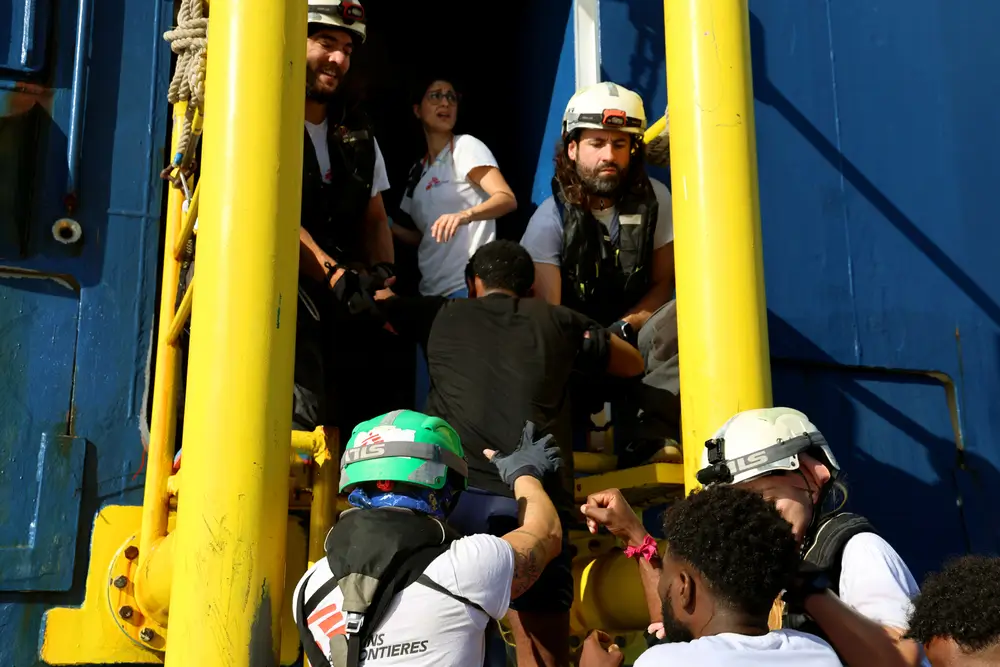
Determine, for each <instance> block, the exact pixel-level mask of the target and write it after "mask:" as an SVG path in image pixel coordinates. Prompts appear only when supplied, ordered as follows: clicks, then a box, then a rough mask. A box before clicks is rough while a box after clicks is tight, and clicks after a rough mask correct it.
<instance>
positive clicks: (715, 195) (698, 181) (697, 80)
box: [664, 0, 771, 491]
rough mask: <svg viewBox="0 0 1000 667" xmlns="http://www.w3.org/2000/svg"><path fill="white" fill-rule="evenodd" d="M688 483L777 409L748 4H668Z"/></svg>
mask: <svg viewBox="0 0 1000 667" xmlns="http://www.w3.org/2000/svg"><path fill="white" fill-rule="evenodd" d="M664 21H665V28H666V30H665V32H666V41H667V54H666V55H667V90H668V91H669V95H670V161H671V182H672V185H673V187H672V192H673V210H674V237H675V240H674V248H675V250H674V252H675V255H676V276H677V334H678V344H679V348H680V350H681V353H680V376H681V411H682V412H681V414H682V423H683V429H684V431H683V443H684V479H685V486H686V487H687V490H688V491H690V490H691V489H693V488H695V487H696V486H697V480H696V479H695V473H696V472H697V470H698V468H699V466H700V462H701V456H702V450H703V448H704V443H705V440H706V439H708V438H709V437H711V435H712V433H713V432H714V431H715V430H716V429H717V428H718V427H720V426H722V424H723V423H724V422H725V421H726V420H727V419H729V418H730V417H731V416H733V415H734V414H735V413H736V412H738V411H740V410H747V409H750V408H761V407H769V406H770V405H771V369H770V358H769V353H768V342H767V319H766V317H767V311H766V307H765V301H764V269H763V256H762V251H761V233H760V202H759V199H758V192H757V145H756V138H755V134H754V132H755V130H754V112H753V84H752V81H751V70H750V27H749V12H748V10H747V2H746V0H665V1H664Z"/></svg>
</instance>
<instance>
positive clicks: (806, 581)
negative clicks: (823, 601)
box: [781, 572, 830, 611]
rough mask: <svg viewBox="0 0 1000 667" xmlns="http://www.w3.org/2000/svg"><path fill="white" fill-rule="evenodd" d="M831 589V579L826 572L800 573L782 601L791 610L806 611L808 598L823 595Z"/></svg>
mask: <svg viewBox="0 0 1000 667" xmlns="http://www.w3.org/2000/svg"><path fill="white" fill-rule="evenodd" d="M829 588H830V578H829V577H828V576H827V575H826V573H825V572H799V573H798V574H797V575H796V576H795V580H794V582H793V583H792V585H791V586H790V587H789V589H788V590H786V591H785V593H784V594H783V595H782V596H781V599H782V600H783V601H784V603H785V604H786V605H788V608H789V609H790V610H795V611H805V602H806V598H808V597H810V596H812V595H819V594H822V593H824V592H825V591H827V590H829Z"/></svg>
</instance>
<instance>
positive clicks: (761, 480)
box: [698, 408, 924, 667]
mask: <svg viewBox="0 0 1000 667" xmlns="http://www.w3.org/2000/svg"><path fill="white" fill-rule="evenodd" d="M839 474H840V466H839V464H838V463H837V459H836V457H835V456H834V455H833V452H832V451H831V449H830V446H829V445H828V444H827V442H826V439H825V438H824V437H823V434H822V433H820V431H819V429H818V428H816V426H815V425H814V424H813V423H812V422H811V421H809V418H808V417H806V415H804V414H803V413H801V412H799V411H798V410H794V409H792V408H765V409H759V410H747V411H744V412H740V413H739V414H737V415H736V416H734V417H733V418H732V419H730V420H729V421H728V422H726V423H725V424H724V425H723V426H722V428H720V429H719V430H718V431H717V432H716V433H715V435H714V436H713V437H712V438H711V439H710V440H709V441H708V442H707V443H705V451H704V453H703V456H702V469H701V470H700V471H699V472H698V481H699V482H701V483H702V484H705V485H714V484H732V485H739V486H741V487H743V488H747V489H750V490H753V491H757V492H758V493H760V494H762V495H763V496H764V498H766V499H767V500H770V501H772V502H774V503H775V505H776V506H777V508H778V510H779V511H780V512H781V514H782V516H784V517H785V520H786V521H788V522H789V523H791V524H792V532H793V533H794V534H795V538H796V539H797V540H798V541H799V544H800V545H801V549H802V566H801V568H800V576H799V586H798V588H797V590H792V591H788V592H787V593H786V594H785V618H784V626H785V627H792V628H797V629H801V630H804V631H806V632H811V633H813V634H816V635H819V636H820V637H823V638H824V639H826V640H827V641H829V642H830V644H831V645H832V646H833V647H834V649H836V650H837V652H838V654H839V655H840V656H841V658H842V659H843V661H844V663H845V664H847V665H848V666H849V667H855V666H856V665H872V664H878V665H908V666H913V665H920V664H924V663H923V657H922V654H921V650H920V646H919V645H918V644H917V643H916V642H915V641H913V640H909V639H905V638H904V637H905V634H906V629H907V623H908V621H907V619H908V615H909V612H910V609H911V606H912V602H911V600H912V599H913V598H914V597H915V596H916V595H917V593H918V592H919V589H918V587H917V582H916V581H915V580H914V578H913V575H912V574H910V570H909V568H907V566H906V563H904V562H903V559H902V558H900V557H899V554H897V553H896V551H895V550H894V549H893V548H892V547H891V546H890V545H889V543H888V542H886V541H885V540H884V539H882V538H881V537H880V536H879V535H878V534H877V533H876V532H875V528H874V527H873V526H872V525H871V524H870V523H869V522H868V521H867V520H866V519H865V518H864V517H861V516H858V515H856V514H851V513H848V512H843V511H841V510H840V507H841V506H842V505H843V501H844V500H845V498H840V502H839V503H837V502H835V498H834V496H835V495H836V493H837V491H838V490H839V491H840V492H841V494H843V492H844V487H843V486H842V485H840V484H839V483H838V482H837V477H838V476H839Z"/></svg>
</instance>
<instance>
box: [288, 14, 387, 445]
mask: <svg viewBox="0 0 1000 667" xmlns="http://www.w3.org/2000/svg"><path fill="white" fill-rule="evenodd" d="M308 21H309V30H308V41H307V44H306V67H307V69H306V90H305V95H306V104H305V129H304V132H303V135H304V141H305V150H304V151H303V173H302V217H301V228H300V231H299V246H300V262H299V274H300V275H299V296H300V301H301V303H300V306H299V309H298V323H297V335H296V346H295V393H294V396H295V400H294V404H293V420H292V421H293V427H294V428H296V429H299V430H306V431H311V430H313V429H314V428H316V426H319V425H321V424H322V425H331V426H340V427H341V431H342V432H350V429H351V428H353V425H354V424H356V423H358V422H360V421H362V420H363V419H364V418H366V417H369V416H371V415H372V414H376V413H378V412H385V411H388V410H389V409H391V407H392V405H391V402H392V397H389V398H388V399H387V400H386V401H382V402H380V401H381V399H380V398H379V397H381V396H385V395H386V393H387V392H385V391H384V388H380V387H375V386H373V387H369V388H365V387H361V388H359V387H356V386H355V387H352V390H351V391H350V392H347V391H338V388H337V386H336V383H335V382H332V381H331V380H332V379H333V378H337V377H351V378H352V383H354V382H356V380H357V379H358V378H362V379H363V378H366V377H375V376H378V373H372V372H371V371H372V369H371V365H370V364H371V361H370V360H371V359H378V358H381V355H380V350H382V349H384V347H385V346H387V345H392V344H393V343H392V338H391V337H390V336H389V334H387V333H386V332H384V331H382V330H381V329H380V327H379V326H378V325H377V324H374V323H371V322H366V321H364V320H361V319H358V318H356V317H352V312H351V309H350V307H349V306H348V305H347V304H345V303H343V302H342V294H341V293H342V292H343V291H344V289H345V285H347V283H351V282H357V281H359V280H364V281H367V282H368V284H371V283H372V282H377V283H378V284H379V285H381V284H384V283H385V281H386V280H387V279H389V278H390V277H391V276H392V275H393V273H394V271H393V266H392V262H393V246H392V233H391V232H390V230H389V224H388V217H387V215H386V211H385V206H384V204H383V202H382V192H384V191H386V190H388V189H389V179H388V176H387V175H386V168H385V161H384V159H383V158H382V153H381V151H380V150H379V146H378V142H377V141H376V140H375V136H374V133H373V130H372V127H371V124H370V123H369V121H368V118H367V116H366V115H365V113H364V111H363V110H362V109H361V108H360V106H359V105H358V104H357V102H356V101H355V100H352V99H351V95H350V94H349V93H348V91H346V90H345V78H346V77H347V75H348V72H349V71H350V68H351V58H352V56H353V54H354V51H355V49H356V48H358V47H360V46H361V45H362V44H364V42H365V39H366V37H367V26H366V22H365V21H366V19H365V11H364V8H363V7H362V6H361V4H360V3H359V2H356V1H354V2H351V1H349V0H309V14H308ZM344 349H350V350H351V352H350V354H344V353H343V350H344ZM355 360H365V361H366V362H367V363H368V367H367V368H363V367H362V368H357V367H353V366H352V365H351V364H353V363H356V362H355ZM333 408H336V412H334V410H333Z"/></svg>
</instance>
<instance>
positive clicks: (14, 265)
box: [0, 0, 173, 667]
mask: <svg viewBox="0 0 1000 667" xmlns="http://www.w3.org/2000/svg"><path fill="white" fill-rule="evenodd" d="M32 5H33V6H34V7H35V9H36V10H37V11H38V13H37V14H35V15H32V16H29V21H28V23H27V25H28V26H29V27H30V28H31V31H30V34H31V39H30V40H28V43H27V44H25V43H24V42H23V40H21V38H20V35H21V33H22V32H23V27H24V26H25V25H26V24H25V20H24V19H25V10H24V8H25V7H26V6H28V7H30V6H32ZM93 5H94V7H93V12H92V14H91V15H90V19H91V20H90V23H89V28H90V29H89V30H88V31H87V33H86V34H84V35H83V39H84V40H86V42H85V43H86V45H87V48H86V49H85V50H84V55H85V58H84V61H83V63H84V64H85V65H86V69H85V73H86V77H85V80H86V85H87V88H86V95H85V97H84V104H83V106H82V107H81V113H82V120H83V122H82V128H83V134H82V143H81V148H82V153H81V161H80V177H79V181H78V187H77V194H78V200H79V209H78V210H77V211H76V212H75V213H74V215H73V217H74V218H75V219H77V220H78V221H79V222H80V224H81V225H82V227H83V234H84V236H83V240H82V242H81V243H80V244H78V245H77V246H64V245H60V244H58V243H56V242H55V241H54V239H53V237H52V233H51V226H52V224H53V222H54V221H55V220H56V219H58V218H60V217H62V216H63V215H65V214H66V209H65V205H64V195H65V192H66V182H67V157H66V153H67V140H68V139H67V138H68V135H69V133H70V113H71V106H72V102H71V98H72V96H71V81H72V70H73V52H74V47H75V45H76V43H77V36H76V34H75V32H76V15H77V5H76V3H75V2H71V1H65V2H64V1H61V0H60V1H57V2H51V1H50V0H35V1H34V2H26V1H25V0H12V2H8V3H0V11H3V12H7V11H8V10H10V11H12V12H13V16H12V17H11V16H8V15H3V16H0V146H2V148H3V150H2V152H0V172H2V173H3V175H4V176H6V177H11V176H12V170H11V169H10V167H11V165H12V164H13V162H12V161H13V160H14V157H12V156H14V153H15V152H18V155H19V156H20V158H19V159H20V162H18V163H17V164H18V166H19V168H18V169H17V170H13V172H14V173H13V176H17V177H18V178H20V183H19V188H20V189H18V190H16V191H13V192H12V191H11V190H10V189H7V190H3V188H0V190H3V192H2V193H0V194H2V196H3V197H6V198H7V199H6V202H5V203H10V201H13V200H16V202H17V203H18V204H19V205H20V206H21V207H22V210H21V211H20V213H18V211H15V210H13V209H12V208H10V207H7V206H4V207H2V210H0V378H2V379H0V489H2V490H0V565H2V566H3V567H0V591H2V592H0V664H3V665H15V666H16V667H31V666H32V665H36V664H39V663H38V662H37V654H38V647H39V640H40V624H41V618H42V612H43V610H44V609H45V608H47V607H49V606H51V605H75V604H79V603H80V602H81V601H82V600H83V592H84V591H83V582H84V577H85V574H86V568H87V560H88V550H89V543H90V531H91V526H92V524H93V519H94V515H95V512H96V510H97V508H98V507H99V506H101V505H102V504H104V503H122V502H125V503H139V502H141V489H142V483H143V476H142V475H141V474H139V475H138V476H136V473H137V472H138V471H139V469H140V465H141V461H142V452H143V445H142V440H141V435H140V421H141V420H142V419H143V416H142V415H143V413H144V407H143V406H144V401H145V399H146V396H145V393H146V390H147V382H146V373H147V363H148V359H149V352H150V341H151V333H152V324H153V317H154V312H155V310H154V308H155V305H156V299H155V297H156V277H157V275H158V268H157V266H158V245H159V217H160V207H161V201H162V190H161V181H160V180H159V177H158V173H159V170H160V168H161V165H162V164H164V149H165V147H164V140H165V137H166V133H167V105H166V99H165V96H166V84H167V76H168V75H169V67H170V52H169V48H168V46H167V45H166V43H165V42H163V39H162V33H163V31H164V29H165V27H166V26H168V25H169V24H170V22H171V21H172V15H173V2H172V0H157V1H156V2H131V1H126V0H99V1H97V2H94V3H93ZM32 19H33V20H34V22H33V24H32ZM46 42H47V43H48V49H47V50H46V48H45V44H46ZM8 47H9V48H8ZM22 52H26V53H27V56H25V57H24V58H23V60H25V61H26V62H27V64H28V65H27V66H26V65H23V64H22V62H21V61H22V56H21V54H22ZM33 68H39V71H38V72H37V73H31V72H29V71H27V70H31V69H33ZM36 103H37V106H35V105H36ZM33 107H34V110H33V111H31V112H30V113H31V114H33V116H31V117H32V118H33V119H34V120H32V121H31V123H28V124H23V122H24V119H25V116H23V115H22V114H24V113H26V112H28V111H29V110H30V109H32V108H33ZM24 127H34V128H35V129H36V130H37V131H38V132H39V134H38V135H37V136H34V137H32V138H31V140H30V141H21V142H18V141H16V136H13V135H16V134H17V133H18V132H21V131H24V130H23V128H24ZM3 128H7V129H8V130H10V132H8V133H7V134H6V135H4V130H3ZM31 166H34V167H35V170H34V173H31V172H30V170H25V169H24V168H23V167H31ZM5 170H6V171H5ZM4 182H5V183H7V182H8V181H6V180H5V181H4ZM18 192H27V194H28V195H29V196H28V197H23V196H20V195H18V194H17V193H18ZM17 216H20V217H19V219H17V220H15V217H17ZM18 269H27V270H30V271H38V272H42V273H44V274H59V275H60V276H62V278H61V282H56V281H53V280H48V279H31V278H23V277H10V276H11V274H12V273H15V272H16V270H18ZM68 436H74V437H68ZM32 521H34V522H35V527H34V528H32V525H31V524H32ZM46 526H49V527H50V528H48V529H47V528H46ZM56 529H58V530H57V534H54V535H52V534H49V532H52V530H56ZM47 531H49V532H47ZM77 532H78V533H79V534H78V539H75V540H74V536H75V535H76V534H77ZM74 556H75V558H74ZM11 563H17V565H18V567H19V568H21V570H19V572H12V571H11V570H10V569H8V566H9V565H10V564H11ZM19 574H24V575H25V576H23V577H22V578H21V579H20V580H19V581H18V580H16V579H17V577H16V576H15V575H19ZM43 590H44V591H50V592H46V593H44V594H42V593H37V592H32V591H43Z"/></svg>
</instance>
